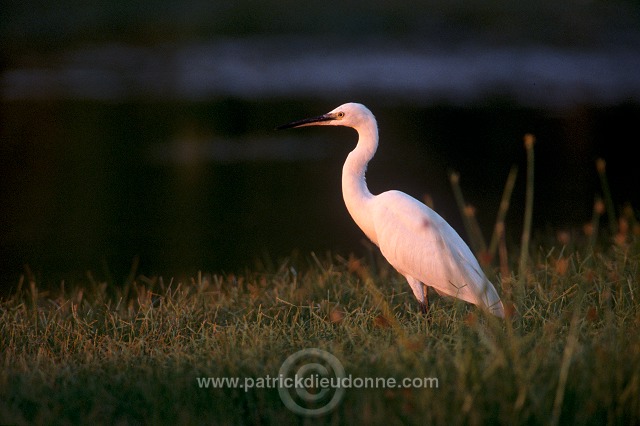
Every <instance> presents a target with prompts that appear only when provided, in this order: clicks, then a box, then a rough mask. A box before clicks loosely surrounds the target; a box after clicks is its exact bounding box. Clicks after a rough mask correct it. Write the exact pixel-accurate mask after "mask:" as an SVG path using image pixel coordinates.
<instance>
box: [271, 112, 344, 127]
mask: <svg viewBox="0 0 640 426" xmlns="http://www.w3.org/2000/svg"><path fill="white" fill-rule="evenodd" d="M331 120H335V114H331V113H329V114H323V115H319V116H317V117H311V118H305V119H303V120H297V121H292V122H291V123H288V124H283V125H282V126H278V127H276V130H283V129H293V128H295V127H304V126H321V125H323V124H324V123H325V122H327V121H331Z"/></svg>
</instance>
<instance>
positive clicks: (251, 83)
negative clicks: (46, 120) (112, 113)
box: [2, 37, 640, 108]
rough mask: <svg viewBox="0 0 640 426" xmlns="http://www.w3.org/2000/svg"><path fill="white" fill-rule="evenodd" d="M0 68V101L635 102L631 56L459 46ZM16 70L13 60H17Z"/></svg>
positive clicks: (282, 41) (332, 44) (194, 55)
mask: <svg viewBox="0 0 640 426" xmlns="http://www.w3.org/2000/svg"><path fill="white" fill-rule="evenodd" d="M30 59H31V60H30V61H23V62H29V65H24V66H17V67H14V68H13V69H9V70H6V71H5V72H4V74H3V78H2V88H3V92H4V94H5V97H6V98H7V99H52V98H53V99H60V98H62V99H95V100H111V101H119V100H127V99H139V98H145V99H149V98H151V99H158V98H159V99H166V98H169V99H179V100H189V101H196V100H207V99H211V98H215V97H220V96H224V97H235V98H242V99H265V98H267V99H268V98H273V97H277V98H283V97H285V98H286V97H301V96H302V97H320V98H324V99H331V100H333V99H336V97H340V96H341V95H342V94H344V93H349V94H353V95H356V96H357V95H358V94H364V93H372V92H374V93H376V94H378V95H379V96H381V97H382V96H383V97H385V98H386V99H389V100H395V101H397V102H411V103H417V104H420V105H425V104H433V103H434V102H443V101H444V102H452V103H455V104H462V105H464V104H468V103H469V102H473V101H477V100H481V99H483V98H485V97H486V96H508V97H511V98H512V99H514V100H515V101H516V102H518V103H519V104H522V105H527V106H536V107H544V108H548V107H570V106H572V105H575V104H576V103H583V102H587V103H595V104H615V103H618V102H621V101H625V100H629V99H633V100H636V101H637V100H638V99H640V73H638V72H637V70H638V69H640V54H638V51H637V49H635V48H631V47H626V46H624V45H623V46H620V47H617V48H613V49H612V48H593V49H590V50H585V49H582V50H579V49H576V50H573V49H567V48H564V49H560V48H552V47H548V46H536V45H533V46H518V47H496V46H488V45H474V44H466V45H458V46H456V47H455V48H454V49H451V48H448V49H442V48H440V47H436V46H434V45H429V44H425V43H423V42H418V41H415V42H407V41H404V42H398V41H396V42H392V41H388V40H387V41H381V40H364V41H361V42H359V43H350V44H341V43H340V40H332V39H327V38H310V37H306V38H299V37H296V38H294V37H288V38H285V37H271V38H266V37H260V38H246V39H218V40H216V41H215V42H209V43H201V44H184V45H183V44H180V45H176V44H166V45H159V46H155V47H136V46H129V45H117V44H112V45H107V46H102V45H100V46H94V47H84V48H80V49H75V50H69V51H67V52H64V53H62V54H59V55H56V56H55V57H47V58H46V60H45V58H43V60H42V62H43V63H38V64H36V65H35V66H34V65H33V61H32V59H33V58H30ZM18 63H20V61H18Z"/></svg>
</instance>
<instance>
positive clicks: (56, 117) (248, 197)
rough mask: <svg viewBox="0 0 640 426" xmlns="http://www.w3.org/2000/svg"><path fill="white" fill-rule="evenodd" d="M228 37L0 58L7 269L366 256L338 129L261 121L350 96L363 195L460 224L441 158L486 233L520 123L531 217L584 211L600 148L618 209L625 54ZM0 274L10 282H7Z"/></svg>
mask: <svg viewBox="0 0 640 426" xmlns="http://www.w3.org/2000/svg"><path fill="white" fill-rule="evenodd" d="M335 46H336V45H335V44H333V45H332V44H326V42H323V41H322V40H318V39H285V38H277V39H276V38H271V39H243V40H222V41H217V42H215V43H206V44H188V45H162V46H156V47H145V48H140V47H131V46H124V45H109V46H94V47H85V48H81V49H75V50H73V49H72V50H68V51H65V52H63V53H56V54H49V55H44V56H43V57H39V58H34V57H32V56H30V57H29V58H24V59H22V60H17V61H14V62H15V63H16V65H15V66H14V67H13V68H11V69H7V70H5V71H4V73H3V75H2V90H3V93H4V101H3V103H2V115H1V117H2V118H1V119H2V127H1V129H2V130H1V131H2V147H1V148H0V149H1V152H0V157H1V160H0V167H2V170H3V179H2V183H1V184H0V188H1V189H2V195H3V199H4V200H6V203H5V205H4V206H3V209H2V212H3V217H4V222H5V223H6V226H5V232H3V233H2V236H1V237H0V238H1V246H2V250H3V252H4V253H2V259H3V262H4V265H3V268H6V269H8V271H9V272H10V273H13V274H17V273H19V272H20V271H21V270H22V268H23V265H24V264H26V263H28V264H30V265H31V267H32V269H35V270H39V271H60V272H65V271H70V270H80V271H82V270H87V269H92V270H94V271H96V270H97V271H101V272H102V273H105V274H106V273H107V272H106V271H109V274H112V275H113V276H115V279H116V280H119V279H120V277H122V276H124V275H126V273H127V272H128V268H129V265H130V263H131V261H132V259H133V258H134V257H135V256H139V258H140V272H143V273H147V274H153V273H160V274H163V275H171V274H173V273H183V272H184V273H191V274H193V273H194V272H195V271H197V270H200V269H201V270H205V271H220V270H236V269H239V268H243V267H245V266H249V267H252V266H253V265H254V263H255V261H256V259H257V258H264V257H269V258H272V259H274V261H277V258H278V257H279V256H286V255H288V254H290V253H291V252H292V251H293V250H296V249H297V250H299V251H300V252H301V253H303V254H304V253H308V252H309V251H311V250H315V251H323V250H328V249H331V250H334V251H337V252H340V253H349V252H351V251H353V252H356V253H357V254H363V253H366V250H367V249H366V248H365V246H364V245H363V244H362V234H361V233H360V231H359V230H358V229H357V228H356V227H355V225H354V224H353V223H352V222H351V220H350V218H349V217H348V214H347V212H346V209H345V208H344V206H343V203H342V199H341V194H340V172H341V167H342V162H343V160H344V158H345V156H346V154H347V153H348V151H349V150H350V149H351V148H352V147H353V144H354V143H355V134H354V133H353V132H352V131H350V130H344V129H303V130H300V129H298V130H291V131H287V132H275V131H273V128H274V127H275V126H276V125H279V124H283V123H285V122H288V121H290V120H293V119H298V118H303V117H305V116H310V115H316V114H319V113H323V112H326V111H327V110H329V109H332V108H333V107H335V106H337V105H338V104H340V103H343V102H346V101H351V100H355V101H361V102H364V103H366V104H367V105H368V106H369V107H370V108H371V109H372V110H373V111H374V113H375V114H376V116H377V117H378V119H379V125H380V130H381V146H380V149H379V151H378V154H377V156H376V158H375V159H374V161H373V162H372V164H371V166H370V171H369V174H368V182H369V185H370V187H371V189H372V191H373V192H374V193H375V192H381V191H384V190H387V189H401V190H404V191H406V192H408V193H409V194H411V195H413V196H415V197H417V198H422V197H423V196H424V195H425V194H429V195H430V196H431V197H432V198H433V199H434V202H435V207H436V209H437V210H438V211H439V212H441V214H442V215H443V216H444V217H445V218H447V220H449V221H450V222H451V223H452V224H454V227H456V228H457V229H458V230H459V231H460V232H461V234H462V235H463V236H464V237H466V236H465V235H464V232H463V229H462V227H461V221H460V217H459V214H458V212H457V209H456V207H455V203H454V200H453V197H452V195H451V191H450V189H449V183H448V178H447V174H448V172H449V171H451V170H457V171H459V172H460V173H461V176H462V182H461V183H462V188H463V191H465V195H466V196H467V200H468V201H469V202H470V203H472V204H474V205H476V206H477V207H478V215H479V220H480V223H481V225H482V226H483V228H484V229H485V233H486V234H488V232H489V229H490V227H491V225H492V223H493V222H492V221H493V219H494V217H495V214H496V209H497V206H498V202H499V197H500V194H501V192H502V186H503V184H504V180H505V178H506V176H507V173H508V170H509V168H510V167H511V165H513V164H517V165H519V166H520V168H521V170H520V176H519V177H518V182H517V186H516V191H515V193H514V199H513V203H512V206H513V207H512V210H511V212H510V214H509V217H508V220H509V224H508V225H509V229H508V231H510V232H511V233H512V235H513V238H514V239H516V240H517V237H518V233H519V222H520V218H521V205H522V200H523V188H524V151H523V148H522V136H523V135H524V133H527V132H532V133H534V134H535V135H536V136H537V138H538V143H537V145H536V154H537V169H536V188H537V191H536V208H535V211H534V218H535V223H536V227H537V229H545V227H547V226H550V227H552V228H553V229H557V228H562V227H570V226H578V227H579V226H580V225H581V224H582V223H583V222H585V221H588V220H589V217H590V212H591V208H592V207H591V206H592V201H593V197H594V195H595V194H596V193H597V192H599V182H598V178H597V175H596V174H595V168H594V165H593V164H594V160H595V158H597V157H599V156H602V157H604V158H606V159H607V161H608V171H609V176H610V181H611V186H612V188H613V192H614V196H615V199H616V203H617V205H618V206H620V205H622V203H624V202H625V201H631V202H633V203H634V205H635V206H636V208H637V206H638V204H639V203H640V200H639V199H638V194H637V191H636V190H635V187H636V184H637V182H639V181H640V176H639V173H638V168H637V160H636V159H635V158H634V157H633V156H631V155H629V144H630V143H636V142H637V136H635V135H636V134H637V132H636V127H637V123H638V120H639V119H640V106H639V105H640V102H639V100H640V73H637V69H640V56H639V55H635V54H634V52H631V51H627V50H625V49H622V48H621V49H619V50H615V49H613V50H607V51H573V52H571V51H558V50H550V49H546V48H540V47H531V48H524V49H518V50H514V49H493V50H487V49H481V48H477V47H473V46H467V47H464V48H460V49H458V50H455V51H451V52H447V51H443V50H440V49H437V48H431V47H429V46H421V45H407V44H404V45H398V44H392V43H388V42H387V43H382V42H378V43H376V42H373V41H370V42H368V43H367V44H366V49H365V48H362V49H360V50H356V49H348V48H344V49H336V48H335ZM14 283H15V281H14V282H10V284H14Z"/></svg>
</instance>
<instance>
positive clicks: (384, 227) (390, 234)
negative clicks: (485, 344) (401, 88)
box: [278, 103, 504, 317]
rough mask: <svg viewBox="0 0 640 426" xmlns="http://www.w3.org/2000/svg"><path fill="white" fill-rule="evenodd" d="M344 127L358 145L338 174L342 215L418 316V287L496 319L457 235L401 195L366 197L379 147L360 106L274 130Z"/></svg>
mask: <svg viewBox="0 0 640 426" xmlns="http://www.w3.org/2000/svg"><path fill="white" fill-rule="evenodd" d="M320 125H328V126H346V127H352V128H354V129H355V130H356V131H357V132H358V144H357V145H356V148H355V149H354V150H353V151H351V152H350V153H349V155H348V156H347V159H346V161H345V163H344V167H343V169H342V195H343V197H344V202H345V204H346V206H347V210H348V211H349V213H350V214H351V217H352V218H353V220H354V221H355V222H356V224H357V225H358V226H359V227H360V229H362V231H363V232H364V233H365V235H366V236H367V237H368V238H369V239H370V240H371V241H372V242H373V243H375V244H376V245H377V246H378V247H379V248H380V251H381V252H382V255H383V256H384V257H385V259H387V261H388V262H389V263H390V264H391V265H392V266H393V267H394V268H395V269H396V270H397V271H398V272H399V273H400V274H402V275H403V276H404V277H405V278H406V279H407V282H408V283H409V285H410V286H411V290H412V291H413V294H414V295H415V297H416V299H418V302H420V304H421V306H422V307H423V310H425V311H426V304H427V303H428V302H427V298H426V294H425V290H426V289H425V288H424V286H423V285H422V284H423V283H424V284H425V285H427V286H431V287H433V288H434V289H435V290H436V291H437V292H438V293H439V294H442V295H447V296H452V297H456V298H458V299H461V300H464V301H466V302H469V303H473V304H475V305H478V306H479V307H481V308H483V309H487V310H488V311H489V312H491V313H493V314H494V315H497V316H499V317H504V307H503V305H502V302H501V301H500V297H499V296H498V293H497V292H496V289H495V288H494V286H493V284H491V282H490V281H489V280H488V279H487V277H486V276H485V274H484V272H483V271H482V268H480V265H479V264H478V261H477V260H476V258H475V256H474V255H473V253H472V252H471V250H470V249H469V247H468V246H467V244H466V243H465V242H464V241H463V240H462V238H460V236H459V235H458V233H457V232H456V231H455V230H454V229H453V228H452V227H451V226H450V225H449V224H448V223H447V222H446V221H445V220H444V219H443V218H442V217H441V216H440V215H438V214H437V213H436V212H435V211H433V210H432V209H430V208H429V207H427V206H426V205H424V204H422V203H421V202H419V201H418V200H416V199H415V198H413V197H410V196H409V195H407V194H405V193H403V192H400V191H387V192H383V193H382V194H379V195H373V194H371V192H369V189H368V188H367V184H366V180H365V172H366V169H367V164H368V163H369V161H370V160H371V159H372V158H373V156H374V154H375V152H376V149H377V147H378V127H377V123H376V119H375V117H374V116H373V114H372V113H371V111H369V109H367V108H366V107H365V106H364V105H361V104H357V103H347V104H344V105H341V106H339V107H338V108H336V109H334V110H333V111H331V112H329V113H327V114H324V115H321V116H318V117H313V118H307V119H304V120H300V121H294V122H292V123H289V124H285V125H284V126H280V127H278V129H285V128H291V127H302V126H320Z"/></svg>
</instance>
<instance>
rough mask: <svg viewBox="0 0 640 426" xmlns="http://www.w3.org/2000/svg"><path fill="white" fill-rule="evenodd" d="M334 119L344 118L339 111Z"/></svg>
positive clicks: (342, 113)
mask: <svg viewBox="0 0 640 426" xmlns="http://www.w3.org/2000/svg"><path fill="white" fill-rule="evenodd" d="M336 118H337V119H342V118H344V112H342V111H340V112H339V113H337V114H336Z"/></svg>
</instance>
